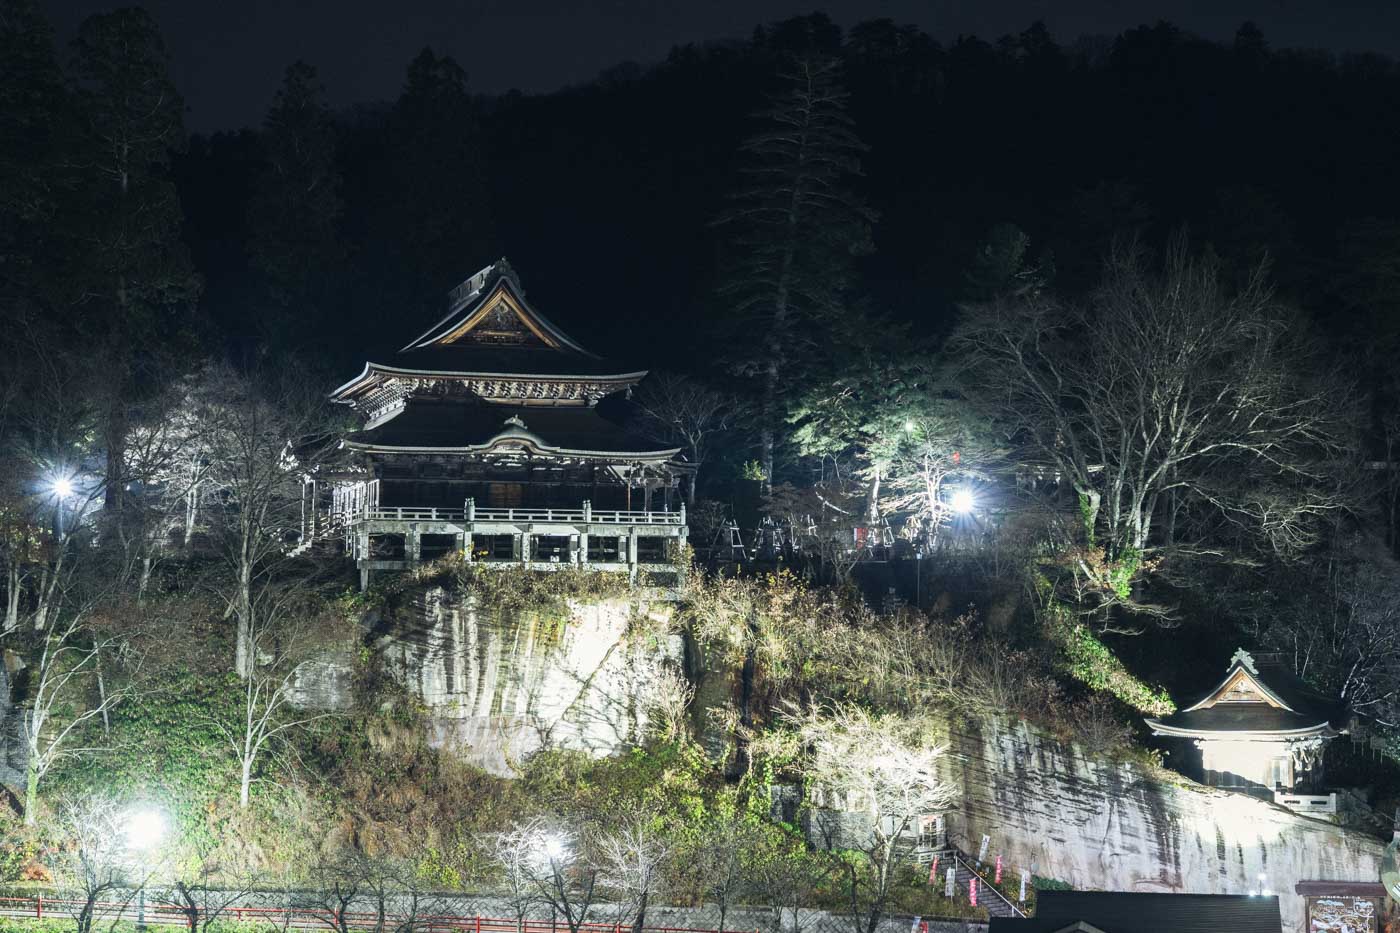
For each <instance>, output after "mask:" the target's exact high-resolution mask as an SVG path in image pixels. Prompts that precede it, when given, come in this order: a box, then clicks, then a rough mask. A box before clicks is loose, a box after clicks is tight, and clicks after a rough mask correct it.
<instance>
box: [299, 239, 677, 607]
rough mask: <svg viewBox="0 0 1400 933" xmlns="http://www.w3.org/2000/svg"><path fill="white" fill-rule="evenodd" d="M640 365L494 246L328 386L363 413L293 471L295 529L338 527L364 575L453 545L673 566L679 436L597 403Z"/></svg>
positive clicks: (496, 556) (610, 566)
mask: <svg viewBox="0 0 1400 933" xmlns="http://www.w3.org/2000/svg"><path fill="white" fill-rule="evenodd" d="M645 375H646V371H645V370H636V371H633V370H629V369H627V368H625V367H618V366H616V365H613V364H610V363H609V362H608V361H607V360H605V359H603V358H601V357H599V356H597V355H596V354H594V353H592V352H590V351H589V350H587V349H585V348H584V347H583V346H582V345H581V344H579V343H578V341H576V340H574V339H573V338H572V337H570V336H569V335H568V334H566V333H564V331H562V330H560V329H559V327H557V326H556V325H555V324H553V323H552V322H550V321H549V319H548V318H546V317H545V316H544V315H543V314H541V313H540V312H539V311H537V310H536V309H535V308H534V307H532V306H531V305H530V304H529V302H527V301H526V299H525V291H524V289H523V288H522V287H521V284H520V280H519V279H518V278H517V277H516V275H515V273H514V271H513V270H512V269H511V268H510V265H509V264H508V263H507V262H506V261H505V260H504V259H502V260H501V261H499V262H496V263H493V264H492V265H490V266H487V267H486V268H485V269H482V270H481V271H480V272H478V273H476V274H475V275H473V276H472V277H471V278H469V279H467V280H466V281H465V282H463V283H462V284H461V285H459V286H458V287H457V288H455V289H453V290H452V292H451V293H450V294H449V295H448V299H447V310H446V314H445V315H444V316H443V318H442V319H441V320H440V321H438V322H437V323H436V324H434V325H433V326H432V327H429V328H428V329H427V330H426V331H424V332H423V333H422V334H420V335H419V336H417V337H415V338H414V339H413V340H411V341H409V342H408V343H407V344H406V345H405V346H404V347H403V348H402V349H400V350H398V351H397V352H395V353H390V354H385V355H383V356H381V357H377V358H376V359H374V360H372V361H370V362H367V363H366V364H365V367H364V369H363V370H362V371H361V372H360V374H359V375H357V376H356V377H355V378H353V379H351V380H350V381H349V382H347V383H345V384H344V385H342V386H341V387H340V388H338V389H336V390H335V392H333V393H332V395H331V398H332V399H333V400H334V401H335V402H338V403H341V404H344V405H349V406H351V407H352V408H354V410H355V411H356V412H357V413H358V414H359V415H360V416H361V417H362V418H363V419H364V424H363V427H362V428H361V429H360V430H359V431H358V432H356V433H354V434H351V435H350V436H349V437H348V438H347V439H346V440H345V442H344V445H343V452H344V454H345V456H344V457H343V458H342V461H341V462H340V463H339V464H338V465H337V467H336V469H334V470H331V471H326V472H324V473H322V474H319V475H316V476H314V477H308V478H307V483H308V488H307V492H306V502H307V503H308V505H307V518H306V524H307V526H308V527H307V528H306V529H305V531H307V532H309V535H308V536H307V537H306V538H304V540H309V539H314V538H318V537H319V538H325V537H327V536H330V535H343V536H344V540H345V546H346V552H347V554H349V555H350V556H351V557H353V558H354V560H355V561H356V563H357V565H358V566H359V569H360V574H361V583H362V585H366V584H367V583H368V580H369V575H370V573H371V572H372V571H375V570H394V569H406V568H409V567H412V566H415V565H416V564H418V563H419V562H421V561H425V560H431V559H433V558H437V557H441V556H443V555H444V554H447V553H449V552H452V551H457V552H459V553H461V554H462V555H463V556H464V558H465V559H467V560H469V561H479V562H483V563H487V564H504V565H517V566H519V565H523V566H527V567H532V568H534V569H540V570H549V569H558V568H559V567H560V566H567V565H574V566H581V567H587V568H591V569H596V570H616V571H627V572H630V573H631V574H632V575H633V577H634V578H635V577H636V576H637V575H638V573H639V572H649V573H670V574H677V573H678V572H679V569H680V565H679V557H680V547H681V546H682V545H684V543H685V540H686V531H687V529H686V518H685V507H684V505H683V504H682V503H681V502H680V499H679V496H678V495H677V489H678V483H679V479H680V477H681V476H682V475H684V474H685V473H686V472H687V471H688V470H689V469H690V465H689V464H687V463H685V462H683V460H682V459H681V458H680V457H679V453H680V451H679V449H678V448H674V447H661V446H658V445H657V444H656V443H655V442H653V441H648V440H645V439H643V438H639V437H637V436H634V435H632V434H630V433H629V432H628V431H626V430H624V429H623V428H622V427H620V426H619V424H618V423H616V420H614V419H609V418H608V417H605V416H604V415H603V414H602V413H600V411H599V408H600V407H603V408H608V407H609V406H613V407H616V404H617V401H618V399H619V398H620V397H623V396H625V395H626V394H627V393H630V391H631V389H632V387H633V386H635V385H636V384H637V383H638V382H640V381H641V379H642V378H643V377H644V376H645Z"/></svg>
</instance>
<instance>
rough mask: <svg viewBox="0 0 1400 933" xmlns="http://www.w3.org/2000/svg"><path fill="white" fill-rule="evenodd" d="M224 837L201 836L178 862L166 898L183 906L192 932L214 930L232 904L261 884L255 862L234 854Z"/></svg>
mask: <svg viewBox="0 0 1400 933" xmlns="http://www.w3.org/2000/svg"><path fill="white" fill-rule="evenodd" d="M221 842H222V840H216V839H213V838H209V837H200V838H198V839H196V840H195V842H194V845H193V846H192V847H191V851H189V852H188V853H186V857H185V858H182V859H179V860H177V861H176V862H175V866H174V878H173V879H171V881H170V883H169V885H168V887H167V888H166V889H165V893H164V899H165V900H168V901H169V902H170V903H172V904H174V905H175V906H176V907H177V908H179V911H180V914H181V916H182V917H184V920H185V926H186V927H187V928H188V929H189V931H190V933H211V931H212V930H214V929H215V928H217V927H218V926H219V925H220V923H221V921H222V920H224V918H225V917H226V915H227V914H228V912H229V910H230V908H233V907H235V906H236V905H237V904H238V903H239V902H240V901H242V900H244V899H245V898H246V897H247V896H248V894H249V893H250V892H251V891H253V890H255V889H256V888H257V887H258V883H259V881H260V878H259V876H258V873H257V872H256V871H255V870H254V868H253V866H252V865H250V864H247V863H245V862H243V861H240V860H238V859H236V858H233V857H230V856H229V854H228V853H227V852H226V851H224V850H225V847H224V846H223V845H222V844H221Z"/></svg>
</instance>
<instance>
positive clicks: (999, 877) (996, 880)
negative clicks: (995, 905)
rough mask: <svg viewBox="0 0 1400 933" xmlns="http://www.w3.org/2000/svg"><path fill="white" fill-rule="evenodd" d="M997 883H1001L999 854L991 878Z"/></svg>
mask: <svg viewBox="0 0 1400 933" xmlns="http://www.w3.org/2000/svg"><path fill="white" fill-rule="evenodd" d="M993 880H994V881H995V882H996V883H997V884H1001V856H1000V855H998V856H997V874H996V877H995V878H994V879H993Z"/></svg>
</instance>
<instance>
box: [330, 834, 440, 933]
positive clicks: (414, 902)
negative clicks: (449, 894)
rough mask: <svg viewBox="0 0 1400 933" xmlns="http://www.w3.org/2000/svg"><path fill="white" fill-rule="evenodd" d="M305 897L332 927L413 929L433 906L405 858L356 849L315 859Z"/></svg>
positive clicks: (343, 931) (338, 932) (387, 932)
mask: <svg viewBox="0 0 1400 933" xmlns="http://www.w3.org/2000/svg"><path fill="white" fill-rule="evenodd" d="M309 897H310V900H309V902H308V903H307V906H311V907H313V908H315V913H314V916H315V917H316V918H317V919H318V920H320V922H321V923H322V924H324V925H325V926H327V927H329V928H330V929H331V930H332V931H333V933H350V931H351V930H369V931H370V933H414V931H416V930H419V929H420V928H422V927H424V926H426V925H428V922H429V919H430V918H431V917H432V916H433V915H434V914H435V913H437V912H438V911H437V910H435V905H436V899H434V898H432V897H430V896H429V895H428V894H427V893H426V892H425V890H424V887H423V885H422V884H421V882H420V880H419V878H418V876H417V875H416V873H415V872H414V870H413V866H412V865H411V864H410V863H409V862H408V861H406V860H403V859H398V858H392V857H387V856H386V857H375V856H371V855H367V854H365V853H363V852H359V851H345V852H341V853H338V854H336V855H334V856H332V857H330V858H328V859H325V860H323V861H322V862H321V863H320V864H318V865H317V866H316V868H315V870H314V871H313V872H312V890H311V892H310V894H309Z"/></svg>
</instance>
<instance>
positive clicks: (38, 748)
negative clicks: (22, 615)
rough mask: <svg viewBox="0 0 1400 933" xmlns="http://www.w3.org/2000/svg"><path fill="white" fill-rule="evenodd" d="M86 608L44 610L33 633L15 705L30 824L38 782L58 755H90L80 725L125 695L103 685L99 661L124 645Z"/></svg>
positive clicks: (26, 818) (35, 813)
mask: <svg viewBox="0 0 1400 933" xmlns="http://www.w3.org/2000/svg"><path fill="white" fill-rule="evenodd" d="M89 612H90V607H84V608H82V609H77V610H72V611H64V610H58V609H55V610H54V611H51V612H50V613H49V615H48V620H47V621H46V623H45V628H44V629H43V630H42V631H41V632H39V633H36V636H35V641H36V642H37V648H36V651H35V653H34V654H33V655H32V657H33V661H32V663H31V664H30V666H29V670H28V687H27V689H26V690H25V698H24V700H23V701H22V703H21V704H20V709H21V714H20V722H21V727H22V729H23V733H24V744H25V753H26V759H27V760H26V763H25V786H24V821H25V823H26V824H27V825H29V826H33V825H34V824H35V821H36V820H37V819H38V813H39V786H40V782H41V781H42V780H43V779H44V776H45V775H47V774H48V773H49V770H50V769H52V768H53V766H54V765H55V764H57V763H58V762H59V761H60V760H62V759H64V758H72V757H76V756H80V755H85V754H90V753H92V752H94V751H96V750H97V749H96V748H94V747H92V746H90V745H87V744H84V743H83V742H82V741H81V739H82V738H83V736H84V727H85V726H86V725H88V724H89V723H90V722H92V721H93V720H95V719H98V718H100V717H104V716H106V714H107V712H108V711H109V710H111V708H112V707H113V706H115V705H116V704H118V703H119V702H121V701H122V700H123V699H125V698H126V696H127V695H128V693H127V690H126V689H125V688H123V689H114V688H112V687H110V686H107V684H106V681H105V679H104V678H103V670H102V660H103V658H104V657H110V658H115V657H116V656H118V655H119V654H120V653H121V652H122V649H123V648H124V647H125V645H126V639H125V638H123V637H122V636H120V635H114V634H108V633H104V632H102V631H100V630H97V629H94V628H93V627H92V626H90V625H89V621H90V620H89Z"/></svg>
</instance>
